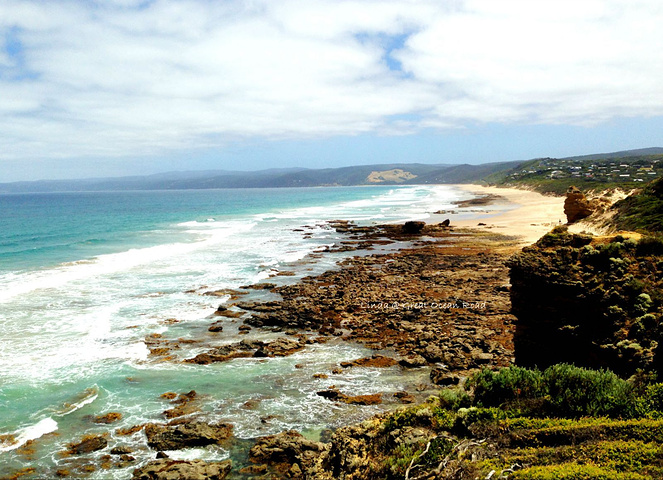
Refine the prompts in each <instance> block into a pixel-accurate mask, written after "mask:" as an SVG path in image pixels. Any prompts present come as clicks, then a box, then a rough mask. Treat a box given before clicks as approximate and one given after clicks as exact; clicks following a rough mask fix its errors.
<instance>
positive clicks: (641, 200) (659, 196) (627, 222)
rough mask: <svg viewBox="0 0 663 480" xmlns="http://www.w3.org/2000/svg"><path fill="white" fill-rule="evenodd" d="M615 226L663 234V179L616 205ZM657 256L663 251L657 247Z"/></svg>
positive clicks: (622, 228)
mask: <svg viewBox="0 0 663 480" xmlns="http://www.w3.org/2000/svg"><path fill="white" fill-rule="evenodd" d="M614 209H615V210H617V214H616V215H615V216H614V218H613V223H614V224H615V226H616V227H617V228H619V229H621V230H642V231H647V232H663V179H657V180H654V181H653V182H651V183H650V184H648V185H647V186H646V187H645V188H644V189H643V191H642V192H640V193H639V194H636V195H631V196H629V197H627V198H625V199H624V200H621V201H619V202H617V203H616V204H615V205H614ZM656 248H657V249H658V250H657V253H656V254H657V255H659V254H661V253H662V252H663V250H661V249H660V246H657V247H656Z"/></svg>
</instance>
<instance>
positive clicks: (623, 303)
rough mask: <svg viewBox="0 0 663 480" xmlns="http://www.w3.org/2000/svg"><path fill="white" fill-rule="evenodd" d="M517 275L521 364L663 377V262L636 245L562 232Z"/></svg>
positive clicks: (532, 250) (517, 266) (514, 264)
mask: <svg viewBox="0 0 663 480" xmlns="http://www.w3.org/2000/svg"><path fill="white" fill-rule="evenodd" d="M510 268H511V284H512V287H511V302H512V308H513V313H514V314H515V315H516V316H517V317H518V323H517V328H516V333H515V338H514V342H515V356H516V363H518V364H519V365H522V366H529V367H533V366H538V367H539V368H545V367H547V366H550V365H552V364H555V363H564V362H566V363H574V364H576V365H578V366H584V367H590V368H609V369H611V370H613V371H615V372H616V373H619V374H621V375H624V376H629V375H632V374H634V373H635V372H636V370H637V369H639V368H642V369H645V370H647V371H651V370H657V371H658V372H661V371H663V370H661V366H663V355H661V353H660V350H661V348H659V347H658V345H662V346H663V338H661V332H660V329H659V323H660V319H661V313H662V306H661V295H660V292H661V290H662V289H663V280H662V279H663V262H661V261H660V257H657V256H653V255H650V254H648V253H646V250H644V249H643V248H641V246H640V244H639V243H638V242H637V241H634V240H629V239H626V238H625V237H623V236H616V237H611V238H607V237H598V238H594V239H592V237H589V236H586V235H575V234H571V233H569V232H568V231H566V229H565V228H563V227H558V228H556V229H554V230H553V231H552V232H551V233H549V234H547V235H546V236H544V237H542V238H541V239H540V240H539V242H537V244H535V245H533V246H531V247H527V248H525V249H523V251H522V253H520V254H518V255H516V256H514V257H513V258H512V260H511V261H510Z"/></svg>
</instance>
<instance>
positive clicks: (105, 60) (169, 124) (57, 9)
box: [0, 0, 663, 160]
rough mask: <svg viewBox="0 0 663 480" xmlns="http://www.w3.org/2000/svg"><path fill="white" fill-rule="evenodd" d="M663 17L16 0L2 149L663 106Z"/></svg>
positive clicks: (573, 118) (0, 48)
mask: <svg viewBox="0 0 663 480" xmlns="http://www.w3.org/2000/svg"><path fill="white" fill-rule="evenodd" d="M662 20H663V7H661V6H660V2H658V1H656V0H652V1H644V0H635V1H633V0H631V1H627V0H620V1H617V0H602V1H601V0H579V1H573V2H570V1H569V2H566V1H561V2H560V1H559V0H557V1H550V0H540V1H537V2H531V1H525V0H504V1H500V2H495V1H494V0H467V1H460V0H450V1H440V0H419V1H417V0H398V1H396V0H384V1H378V0H307V1H302V0H282V1H279V2H273V1H268V0H253V1H250V0H245V1H238V0H226V1H224V2H216V1H211V0H183V1H178V2H171V1H165V0H154V1H138V0H114V1H112V2H109V1H103V2H102V1H98V2H96V3H92V2H78V1H74V0H52V1H49V2H42V1H37V0H34V1H29V0H5V1H4V2H3V3H2V5H0V92H1V93H0V129H1V131H2V132H3V133H2V135H0V160H2V159H4V160H11V159H26V158H49V157H50V158H59V157H68V156H78V157H80V156H86V155H90V156H106V157H108V156H129V155H134V156H135V155H149V154H159V153H163V152H170V151H174V150H186V149H189V148H196V147H214V146H223V145H224V144H226V143H227V142H230V141H234V140H237V139H247V138H253V137H260V138H275V139H284V138H286V139H296V138H315V137H329V136H334V135H357V134H361V133H367V132H370V133H378V134H384V135H393V134H403V133H412V132H417V131H420V130H421V129H426V128H435V129H441V130H445V129H457V128H463V127H466V126H469V125H473V124H477V123H488V122H497V123H506V124H517V123H539V124H545V123H549V124H574V125H591V124H596V123H597V122H603V121H606V120H610V119H612V118H615V117H632V116H654V115H661V114H663V84H662V83H661V82H660V78H663V64H661V62H660V60H659V57H660V52H661V51H663V36H661V35H660V34H659V28H660V24H661V21H662ZM392 40H393V41H392ZM10 41H11V43H12V46H11V49H10V48H9V46H8V45H9V43H10ZM394 45H397V46H396V47H394ZM10 50H11V51H10ZM387 55H389V57H390V58H387ZM19 56H20V59H21V61H20V62H19V61H17V60H16V58H18V57H19ZM404 118H406V119H407V120H403V119H404Z"/></svg>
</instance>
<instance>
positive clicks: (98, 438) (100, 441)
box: [66, 435, 108, 455]
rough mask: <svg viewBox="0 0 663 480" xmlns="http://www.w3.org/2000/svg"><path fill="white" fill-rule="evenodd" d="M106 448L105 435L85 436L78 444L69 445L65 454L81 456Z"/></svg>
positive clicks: (106, 440)
mask: <svg viewBox="0 0 663 480" xmlns="http://www.w3.org/2000/svg"><path fill="white" fill-rule="evenodd" d="M107 446H108V439H107V435H87V436H85V437H83V438H82V439H81V441H80V442H75V443H70V444H69V445H68V449H67V452H66V453H67V454H69V455H82V454H85V453H91V452H96V451H97V450H103V449H104V448H106V447H107Z"/></svg>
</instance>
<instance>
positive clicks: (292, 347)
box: [253, 337, 304, 357]
mask: <svg viewBox="0 0 663 480" xmlns="http://www.w3.org/2000/svg"><path fill="white" fill-rule="evenodd" d="M303 348H304V343H302V342H301V340H300V341H297V340H293V339H291V338H285V337H282V338H278V339H276V340H274V341H273V342H270V343H268V344H266V345H263V346H261V347H260V348H258V350H257V351H256V352H255V353H254V355H253V356H254V357H286V356H288V355H292V354H293V353H295V352H298V351H300V350H302V349H303Z"/></svg>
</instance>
